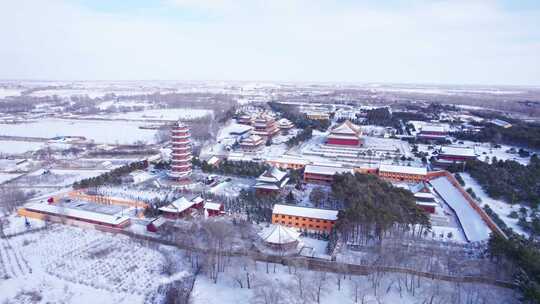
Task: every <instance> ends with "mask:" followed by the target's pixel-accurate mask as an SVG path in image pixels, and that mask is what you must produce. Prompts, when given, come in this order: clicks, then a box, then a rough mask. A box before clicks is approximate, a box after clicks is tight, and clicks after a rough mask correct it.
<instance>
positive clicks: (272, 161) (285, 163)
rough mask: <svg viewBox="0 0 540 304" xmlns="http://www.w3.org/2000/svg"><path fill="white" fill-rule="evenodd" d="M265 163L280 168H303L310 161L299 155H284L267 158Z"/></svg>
mask: <svg viewBox="0 0 540 304" xmlns="http://www.w3.org/2000/svg"><path fill="white" fill-rule="evenodd" d="M266 163H267V164H269V165H271V166H274V167H278V168H280V169H292V170H298V169H302V168H304V167H305V166H306V165H308V164H309V163H310V161H308V160H306V159H304V158H300V157H291V156H285V155H284V156H282V157H272V158H268V159H267V160H266Z"/></svg>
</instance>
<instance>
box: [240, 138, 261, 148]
mask: <svg viewBox="0 0 540 304" xmlns="http://www.w3.org/2000/svg"><path fill="white" fill-rule="evenodd" d="M263 144H264V140H263V138H262V137H260V136H259V135H250V136H248V137H246V138H243V139H242V140H241V141H240V148H241V149H242V150H244V151H248V152H250V151H257V150H259V149H260V148H261V147H262V146H263Z"/></svg>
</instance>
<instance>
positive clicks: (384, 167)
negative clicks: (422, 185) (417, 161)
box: [379, 164, 427, 175]
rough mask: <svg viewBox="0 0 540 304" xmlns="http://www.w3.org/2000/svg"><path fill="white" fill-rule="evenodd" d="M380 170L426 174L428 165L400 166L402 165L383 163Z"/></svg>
mask: <svg viewBox="0 0 540 304" xmlns="http://www.w3.org/2000/svg"><path fill="white" fill-rule="evenodd" d="M379 172H389V173H403V174H414V175H426V174H427V169H426V167H409V166H400V165H385V164H381V165H380V166H379Z"/></svg>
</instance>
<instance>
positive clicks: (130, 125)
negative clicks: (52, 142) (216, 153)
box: [0, 119, 156, 144]
mask: <svg viewBox="0 0 540 304" xmlns="http://www.w3.org/2000/svg"><path fill="white" fill-rule="evenodd" d="M140 125H141V123H135V122H126V121H87V120H84V121H83V120H69V119H43V120H40V121H36V122H27V123H21V124H3V125H1V128H0V135H8V136H27V137H43V138H52V137H56V136H84V137H86V138H88V139H91V140H94V141H95V142H96V143H107V144H131V143H134V142H136V141H139V140H140V141H145V142H148V143H153V142H154V140H155V138H154V136H155V133H156V131H155V130H148V129H140V128H139V126H140Z"/></svg>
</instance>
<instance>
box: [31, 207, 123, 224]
mask: <svg viewBox="0 0 540 304" xmlns="http://www.w3.org/2000/svg"><path fill="white" fill-rule="evenodd" d="M24 208H25V209H27V210H30V211H37V212H46V213H51V214H56V215H63V216H69V217H75V218H79V219H82V220H89V221H95V222H98V223H103V224H109V225H119V224H122V223H124V222H125V221H128V220H129V218H128V217H127V216H119V215H110V214H104V213H97V212H91V211H87V210H82V209H73V208H66V207H59V206H56V205H49V204H42V203H36V204H29V205H26V206H24Z"/></svg>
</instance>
